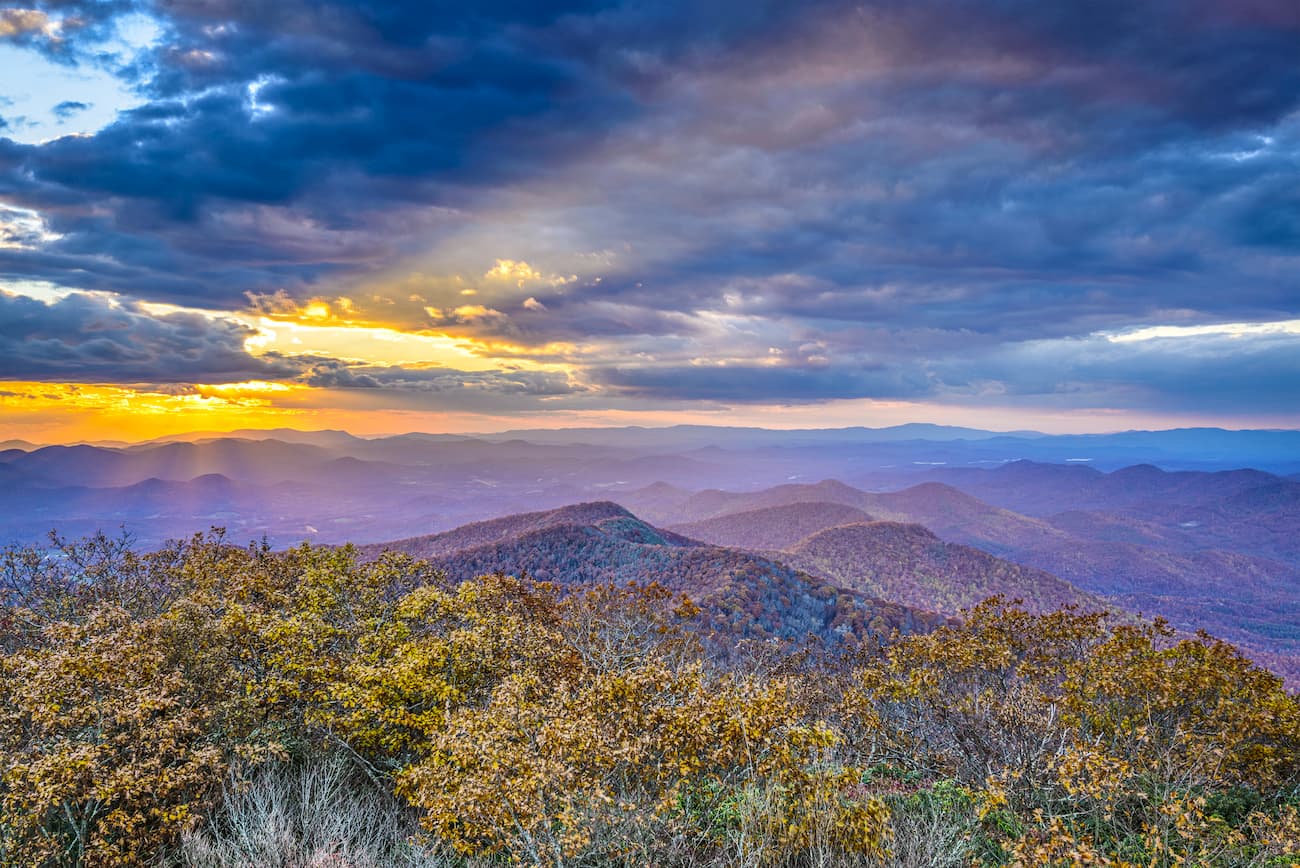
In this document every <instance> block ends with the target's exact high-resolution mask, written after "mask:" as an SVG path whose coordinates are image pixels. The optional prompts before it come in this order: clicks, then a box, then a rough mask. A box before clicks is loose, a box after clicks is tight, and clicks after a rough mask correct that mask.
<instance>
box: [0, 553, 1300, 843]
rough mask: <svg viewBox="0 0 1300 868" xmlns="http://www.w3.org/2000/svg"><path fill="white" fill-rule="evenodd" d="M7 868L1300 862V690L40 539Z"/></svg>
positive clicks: (1142, 631)
mask: <svg viewBox="0 0 1300 868" xmlns="http://www.w3.org/2000/svg"><path fill="white" fill-rule="evenodd" d="M0 567H2V568H3V581H4V585H5V587H6V591H5V596H4V599H3V601H2V604H0V655H2V656H0V864H4V865H10V864H14V865H33V866H56V865H85V866H109V865H135V864H144V863H154V864H190V865H204V866H225V865H238V864H278V865H284V866H291V865H309V864H338V865H435V864H446V865H458V864H494V863H497V862H522V863H525V864H538V865H560V864H564V865H577V864H585V865H602V864H628V865H633V864H659V865H673V864H679V865H686V864H691V865H707V864H717V865H724V864H736V865H836V864H853V865H863V864H866V865H870V864H890V865H904V866H918V868H919V866H944V865H969V864H982V865H989V866H991V865H1062V866H1064V865H1112V866H1130V865H1131V866H1167V865H1204V866H1249V865H1259V866H1263V865H1295V864H1300V858H1297V856H1296V854H1297V853H1300V813H1298V812H1297V807H1298V805H1300V703H1298V702H1297V699H1296V698H1295V697H1294V696H1291V695H1288V694H1287V693H1286V692H1285V691H1284V690H1283V689H1282V686H1281V684H1280V683H1279V681H1278V679H1276V678H1275V677H1274V676H1272V675H1270V674H1268V673H1267V672H1265V671H1263V670H1261V669H1259V668H1257V667H1255V666H1253V665H1252V664H1251V663H1250V662H1249V661H1248V660H1246V659H1244V658H1243V657H1242V656H1241V655H1240V654H1238V653H1237V652H1236V651H1235V650H1234V649H1233V648H1231V647H1230V646H1228V645H1225V644H1223V643H1219V642H1216V641H1214V640H1212V639H1210V638H1209V637H1205V636H1202V637H1198V638H1196V639H1191V640H1181V641H1180V640H1178V638H1177V637H1175V636H1173V635H1171V634H1170V631H1168V630H1167V629H1166V628H1164V627H1163V626H1162V625H1160V624H1158V623H1157V624H1149V625H1142V626H1132V625H1120V626H1113V627H1112V626H1108V625H1107V623H1106V620H1105V618H1104V617H1103V616H1101V615H1093V614H1084V613H1079V612H1074V611H1061V612H1057V613H1054V614H1049V615H1043V616H1034V615H1030V614H1027V613H1025V612H1024V611H1021V610H1019V609H1017V608H1016V607H1015V606H1012V605H1005V604H1004V603H1002V602H1001V601H997V600H994V601H990V602H987V603H985V604H982V605H980V606H978V607H976V608H975V609H974V610H972V611H971V612H969V613H968V615H967V617H966V618H965V620H964V622H963V623H962V624H961V625H960V626H953V627H947V628H944V629H941V630H938V631H937V632H934V633H931V634H928V635H923V636H913V637H909V638H906V639H902V640H900V641H898V642H896V643H894V644H893V645H891V646H890V647H889V648H887V649H886V650H885V651H884V652H878V651H870V652H869V651H867V650H865V649H864V650H863V652H862V653H861V654H857V655H845V654H838V655H836V656H834V657H831V656H829V655H822V654H816V653H813V652H810V651H808V650H807V649H804V650H803V651H801V652H797V653H796V652H792V651H788V650H785V649H780V648H776V647H773V646H766V645H756V646H752V647H750V648H748V649H747V653H744V654H740V655H737V656H735V657H733V658H731V659H729V661H728V662H727V664H726V665H725V666H723V665H721V664H719V663H717V662H716V661H713V660H711V659H709V657H708V656H707V655H706V654H705V653H704V651H703V650H702V648H703V647H705V645H704V643H701V642H699V641H698V637H697V636H696V635H695V634H693V633H692V632H691V625H692V624H693V623H696V622H698V621H700V620H701V619H699V618H697V617H696V615H697V614H698V612H697V611H696V610H695V608H694V606H692V605H691V604H690V603H689V602H688V601H685V600H683V599H680V598H673V597H672V596H671V595H670V594H668V593H667V592H665V591H663V590H662V589H659V588H657V587H654V586H650V587H631V588H613V587H599V588H594V589H591V590H590V591H588V592H586V593H581V594H570V595H568V596H561V595H560V593H559V592H558V591H557V590H556V589H555V588H554V587H552V586H549V585H534V584H532V583H530V582H528V581H521V580H518V579H514V578H510V577H508V576H503V575H492V576H484V577H481V578H479V579H476V580H474V581H471V582H466V583H463V584H460V585H457V586H452V585H451V584H449V583H447V582H446V581H445V580H444V579H443V577H442V576H441V574H439V573H437V572H436V571H434V570H431V569H430V568H429V567H428V566H427V565H424V564H421V563H420V562H416V561H412V560H410V559H407V558H400V557H388V558H384V559H381V560H379V561H376V562H373V563H365V564H360V563H357V561H356V558H355V557H354V554H353V552H352V551H351V550H349V549H319V548H310V547H303V548H300V549H294V550H292V551H289V552H287V553H273V552H270V551H268V550H266V549H265V548H257V547H252V548H247V549H242V548H237V547H232V546H228V545H225V544H223V543H222V541H221V540H220V539H219V538H214V539H207V540H203V539H196V540H193V541H190V542H188V543H184V544H178V545H176V546H173V547H172V548H169V549H166V550H164V551H161V552H157V553H153V554H149V555H136V554H134V553H132V552H131V551H130V550H129V549H128V548H127V547H125V546H123V545H118V544H115V543H113V542H112V541H109V540H107V539H104V538H97V539H93V540H90V541H87V542H85V543H79V544H72V545H68V544H65V545H63V546H61V547H60V548H58V549H57V550H55V551H53V552H36V551H15V552H10V553H9V554H8V555H7V557H6V559H5V560H4V562H3V564H0Z"/></svg>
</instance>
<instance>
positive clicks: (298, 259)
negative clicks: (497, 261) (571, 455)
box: [0, 0, 1300, 405]
mask: <svg viewBox="0 0 1300 868" xmlns="http://www.w3.org/2000/svg"><path fill="white" fill-rule="evenodd" d="M126 11H138V12H143V13H145V14H149V15H153V16H156V17H158V18H159V20H160V21H161V22H162V25H163V36H162V37H161V38H160V40H159V43H158V45H157V46H156V47H155V48H154V49H153V50H151V51H150V52H147V53H146V54H145V55H143V56H141V57H138V58H136V59H135V60H134V61H133V62H132V64H131V66H130V67H129V68H123V69H121V72H122V74H123V75H124V76H126V77H128V78H129V79H130V80H132V81H134V82H135V83H136V85H137V87H138V88H139V90H140V93H141V94H142V96H143V97H144V98H145V102H144V104H143V105H141V106H140V107H138V108H136V109H133V110H131V111H128V112H125V113H123V114H122V115H121V116H120V117H119V119H118V121H117V122H116V123H114V124H113V125H111V126H109V127H107V128H106V129H104V130H101V131H100V132H98V133H96V134H94V135H92V136H86V137H67V138H62V139H56V140H53V141H50V142H47V143H44V144H39V145H21V144H17V143H14V142H12V141H10V140H7V139H3V138H0V202H4V203H6V204H7V205H8V206H10V207H14V208H20V209H31V210H33V211H36V212H39V214H40V215H41V218H42V220H43V224H42V228H41V230H40V231H39V232H37V231H36V230H33V229H31V228H30V227H28V228H25V229H23V230H22V232H24V233H26V234H25V235H24V236H23V239H24V240H23V241H22V242H21V243H14V244H10V245H8V246H5V245H3V244H0V278H6V277H7V278H9V279H43V280H48V281H51V282H54V283H59V284H64V285H68V286H76V287H81V288H87V289H102V290H112V291H115V292H120V293H125V294H128V295H132V296H136V297H141V298H149V299H154V300H170V301H177V302H182V303H191V304H194V303H201V304H203V305H204V306H208V307H237V306H241V305H242V304H244V303H245V299H246V297H247V296H246V293H250V292H251V293H276V292H283V293H287V294H288V295H289V296H291V297H297V298H300V299H301V298H304V297H306V296H308V295H313V294H330V293H333V294H343V292H344V290H346V289H347V288H348V287H349V286H357V285H366V282H367V281H368V280H370V279H372V278H373V279H374V280H376V281H378V280H379V279H380V277H381V276H382V275H384V274H385V273H386V269H389V268H390V267H392V266H393V265H394V263H400V262H402V261H405V260H408V259H418V258H419V256H420V255H427V258H428V259H429V261H431V262H433V263H434V264H435V265H436V264H437V263H438V262H439V261H441V259H444V258H446V257H452V258H453V259H454V258H455V257H456V256H457V255H462V256H467V255H468V254H462V253H460V251H465V250H473V251H483V253H484V255H483V256H481V257H480V258H481V259H482V261H477V262H472V263H470V265H471V266H473V267H475V268H477V269H478V271H477V272H474V273H470V277H473V276H474V274H475V273H477V274H481V273H482V271H483V270H484V269H485V268H487V267H489V266H490V264H491V262H492V260H493V258H495V257H504V256H509V257H514V258H517V259H525V258H526V259H528V261H529V262H532V263H534V264H540V265H541V266H542V267H543V268H544V269H545V270H551V271H555V272H556V273H560V274H568V273H569V272H570V271H574V270H578V268H577V266H573V267H570V265H569V263H568V262H563V263H562V264H556V265H555V266H554V267H547V266H546V262H545V260H546V259H547V257H552V258H554V259H556V260H557V263H558V262H559V261H560V260H562V259H563V254H574V253H579V252H587V251H605V250H608V251H613V252H614V253H613V254H612V255H611V256H610V257H609V259H608V262H607V263H604V264H602V265H600V266H594V265H593V266H591V267H590V268H589V269H588V270H587V271H588V273H584V274H582V275H581V279H579V280H575V281H574V282H572V283H566V284H564V285H562V286H554V287H545V286H538V287H534V286H529V287H528V288H527V290H522V287H521V293H520V294H519V297H518V298H505V299H501V298H495V297H494V298H486V297H484V298H481V299H475V300H474V301H475V302H477V301H480V300H481V301H483V302H484V307H485V308H487V309H490V310H492V311H495V312H497V313H498V314H499V315H494V316H481V315H474V316H469V315H461V314H459V313H457V311H458V310H459V309H460V308H459V306H460V305H462V304H464V303H465V302H464V301H463V300H457V299H456V298H452V299H451V300H450V301H448V300H446V299H438V300H429V301H427V302H426V301H423V300H421V301H410V300H408V299H407V296H406V294H403V296H402V297H401V298H395V299H385V298H380V299H379V301H378V302H376V304H379V303H384V304H389V305H392V304H394V303H400V304H403V305H406V309H409V311H410V313H409V320H410V321H409V322H405V321H404V322H403V323H402V324H405V325H408V326H411V327H426V328H439V329H445V330H447V331H450V332H452V333H458V334H467V335H472V336H475V337H480V338H493V337H496V338H501V339H504V340H509V341H510V342H512V343H519V344H524V345H530V346H538V347H541V346H543V345H545V344H547V342H551V341H571V342H582V341H594V342H597V343H600V344H602V345H607V348H608V349H607V351H605V352H603V353H598V354H596V355H598V356H599V358H595V359H594V360H593V361H591V363H590V364H591V369H590V371H589V374H590V377H589V379H590V381H591V382H593V383H596V384H599V385H601V386H603V387H608V388H609V389H611V390H615V391H618V392H620V393H623V394H640V395H647V396H652V397H677V398H681V399H698V400H722V401H725V400H745V401H749V400H754V401H759V400H763V399H764V398H765V397H768V398H772V399H779V400H793V399H795V398H797V397H798V396H800V395H803V396H808V397H811V398H813V399H825V398H841V397H859V396H871V397H938V398H944V397H945V396H950V395H961V394H975V393H977V392H978V391H979V390H981V389H994V390H996V389H1001V390H1002V393H1003V394H1006V395H1022V394H1023V395H1027V394H1035V395H1064V394H1068V393H1074V394H1079V393H1080V389H1082V390H1084V391H1086V390H1087V389H1089V388H1092V386H1089V385H1087V384H1088V383H1092V384H1093V386H1096V392H1095V393H1096V394H1101V393H1103V392H1107V393H1110V394H1115V393H1114V390H1113V389H1112V386H1113V385H1114V383H1113V381H1112V379H1111V374H1110V373H1108V372H1110V371H1114V372H1115V376H1117V377H1118V376H1121V375H1122V371H1123V370H1124V367H1123V365H1122V364H1119V363H1116V365H1115V366H1112V367H1107V366H1106V365H1102V364H1100V363H1098V364H1097V365H1092V366H1087V365H1082V366H1080V365H1073V366H1072V365H1071V363H1070V360H1069V357H1068V353H1069V352H1070V351H1071V350H1072V349H1073V350H1082V348H1084V345H1085V344H1086V346H1087V347H1090V348H1092V349H1094V350H1095V349H1096V346H1095V345H1094V342H1095V340H1097V339H1095V338H1088V337H1087V336H1088V335H1091V334H1093V333H1095V332H1097V331H1099V330H1106V329H1112V330H1113V329H1117V328H1122V327H1124V326H1126V325H1131V324H1143V323H1146V324H1158V323H1196V322H1215V321H1218V322H1224V321H1249V320H1269V319H1273V320H1278V319H1287V318H1293V317H1296V316H1300V310H1297V308H1298V307H1300V302H1298V301H1297V289H1296V285H1295V282H1294V278H1293V277H1292V275H1293V274H1294V273H1295V271H1296V269H1297V268H1300V200H1297V198H1296V193H1295V183H1294V179H1295V178H1296V177H1297V176H1300V64H1297V63H1296V61H1295V56H1296V46H1297V45H1300V7H1297V5H1296V4H1295V3H1294V2H1293V0H1231V2H1230V0H1141V2H1133V0H1093V2H1062V3H1041V2H1029V0H993V2H988V0H942V2H940V0H922V2H906V3H905V2H899V0H874V2H866V3H849V2H838V0H826V2H818V3H812V4H809V3H793V2H757V3H755V2H743V3H742V2H739V0H736V2H732V0H722V2H716V3H687V2H685V0H654V2H640V3H630V2H613V0H610V2H600V0H592V2H571V3H524V2H486V3H477V4H445V3H428V2H415V0H410V2H392V3H385V4H379V5H374V4H369V5H366V4H355V3H343V2H332V3H323V4H321V3H307V2H305V0H286V2H280V3H253V2H246V0H216V2H213V0H201V2H200V0H181V2H169V3H167V4H165V5H163V4H159V5H154V4H151V3H148V2H144V0H141V2H138V3H134V4H132V3H127V2H125V0H123V2H120V3H95V4H79V3H76V2H54V3H44V4H36V6H35V8H34V9H33V10H32V12H31V14H24V16H23V17H22V18H21V21H19V19H14V21H16V22H17V23H16V24H13V25H12V26H11V27H10V29H11V30H13V31H14V32H13V33H12V34H11V35H10V36H11V38H15V39H17V38H21V39H27V40H29V41H32V40H38V41H39V40H41V39H45V40H47V42H49V38H48V35H49V33H50V32H52V31H50V30H49V28H48V27H47V26H46V22H48V21H49V20H54V19H60V20H71V21H74V22H79V23H77V24H75V26H70V27H67V28H65V29H64V30H63V31H61V32H60V35H59V39H58V40H57V45H56V44H54V43H53V42H49V44H48V45H46V46H45V47H46V50H48V51H51V52H58V53H60V56H62V57H63V58H65V59H67V61H68V62H74V61H76V60H78V59H79V58H80V59H81V61H82V62H91V60H90V54H91V52H92V49H93V46H95V45H98V44H99V42H102V39H103V34H104V32H105V30H106V28H108V27H109V25H110V23H111V21H112V20H113V19H114V17H115V16H117V15H120V14H122V13H123V12H126ZM5 20H8V19H5ZM503 216H504V217H507V218H509V220H503V219H502V218H503ZM521 228H522V230H527V231H520V229H521ZM561 230H562V231H561ZM10 231H11V233H15V232H18V231H19V230H10ZM557 239H558V240H557ZM561 248H567V249H561ZM456 262H457V267H459V265H460V264H461V260H456ZM467 273H469V272H467ZM597 277H599V278H601V279H600V280H596V279H595V278H597ZM338 287H341V288H342V289H339V288H338ZM375 293H376V294H378V295H382V287H381V288H380V289H377V290H375ZM349 294H351V292H350V290H349ZM525 298H530V299H533V301H534V304H533V305H532V306H531V307H528V308H526V309H524V308H521V304H522V303H523V302H524V300H525ZM366 303H367V302H366V301H365V299H362V298H360V296H358V304H359V305H361V306H362V307H363V308H364V307H365V304H366ZM376 309H377V308H376ZM448 311H450V313H447V312H448ZM719 317H729V318H730V319H726V320H725V321H724V324H723V325H719V321H720V320H719ZM1279 340H1281V341H1282V343H1283V344H1286V342H1287V341H1290V340H1292V338H1284V339H1279ZM864 341H869V343H864ZM1071 341H1082V342H1083V343H1082V344H1081V343H1071ZM620 342H622V343H621V344H620ZM810 342H821V344H822V345H823V346H824V349H823V350H820V351H818V352H816V353H810V354H805V355H807V356H808V358H804V357H803V356H801V355H800V354H799V353H798V352H797V348H798V347H799V346H800V345H803V344H805V343H810ZM1040 342H1046V343H1040ZM1049 345H1050V346H1051V347H1054V348H1055V350H1056V351H1059V352H1060V353H1061V354H1060V355H1056V354H1051V353H1048V354H1045V355H1042V356H1041V357H1040V358H1039V364H1040V366H1041V369H1040V370H1036V371H1025V370H1023V369H1022V368H1020V367H1019V366H1017V365H1015V364H1010V363H1005V364H1004V363H1003V362H1002V361H999V360H1006V359H1011V358H1014V357H1016V354H1018V353H1024V352H1026V350H1025V348H1026V347H1042V346H1049ZM1232 346H1233V345H1232V344H1225V345H1224V348H1223V354H1221V355H1220V356H1218V357H1216V358H1217V359H1218V362H1217V363H1218V364H1221V365H1222V366H1224V367H1223V368H1222V369H1223V370H1225V371H1227V370H1232V369H1233V364H1235V363H1234V361H1233V360H1234V359H1241V360H1245V359H1246V358H1247V355H1248V354H1246V353H1245V352H1244V351H1242V350H1238V351H1237V355H1235V356H1233V355H1232V354H1231V352H1229V350H1231V348H1232ZM1236 346H1238V347H1242V346H1244V343H1243V342H1238V344H1236ZM769 347H773V348H776V349H779V350H781V351H782V352H783V353H785V355H782V356H781V359H782V361H781V363H780V364H778V365H765V364H762V363H761V357H762V356H763V354H764V353H765V352H767V350H768V348H769ZM620 351H622V352H623V354H624V355H625V356H626V359H622V358H619V355H620ZM1110 352H1112V355H1108V356H1107V358H1123V359H1128V360H1133V361H1134V365H1133V366H1132V367H1131V368H1130V370H1131V371H1132V376H1133V377H1134V378H1136V379H1138V380H1141V381H1142V382H1144V383H1146V384H1147V386H1149V389H1150V390H1153V391H1152V392H1151V394H1156V395H1166V396H1168V397H1169V400H1170V401H1180V402H1183V403H1184V404H1185V405H1191V404H1193V403H1194V401H1195V398H1194V396H1191V395H1189V394H1185V393H1184V392H1183V391H1180V390H1179V388H1178V386H1179V384H1180V383H1183V382H1187V381H1189V380H1195V379H1197V377H1196V376H1195V371H1193V370H1191V369H1187V368H1184V367H1180V363H1179V359H1190V356H1188V355H1187V353H1188V352H1189V351H1188V345H1187V344H1186V343H1184V342H1179V343H1178V344H1177V351H1176V352H1174V351H1173V350H1171V351H1169V352H1164V353H1154V354H1147V355H1145V356H1141V357H1140V358H1139V356H1140V354H1139V355H1134V354H1135V353H1136V350H1133V349H1132V348H1129V349H1123V348H1121V349H1120V350H1113V351H1110ZM1274 352H1275V353H1277V352H1282V350H1278V349H1276V347H1274ZM1114 353H1119V355H1118V356H1116V355H1113V354H1114ZM1180 354H1181V355H1180ZM718 357H726V358H729V359H732V360H733V361H732V362H731V363H729V364H728V365H726V366H723V365H716V364H712V363H710V360H711V359H714V360H716V359H717V358H718ZM953 358H970V359H975V360H979V361H980V364H983V365H985V368H984V369H983V373H982V374H981V376H982V377H983V378H984V379H982V380H979V381H978V382H977V379H976V378H975V374H976V373H977V371H976V368H978V366H977V365H976V366H973V367H972V368H971V370H970V371H969V372H967V373H969V374H970V376H967V375H966V374H964V373H961V372H960V367H961V366H960V365H959V364H956V363H950V362H949V361H946V360H950V359H953ZM1273 358H1277V356H1276V355H1272V356H1269V359H1273ZM701 360H703V361H704V362H705V363H704V364H700V363H699V362H700V361H701ZM1138 362H1141V363H1138ZM1256 362H1257V363H1259V364H1264V362H1262V361H1260V360H1258V359H1257V360H1256ZM1187 364H1189V365H1193V364H1195V363H1194V362H1193V361H1187ZM1242 364H1247V362H1246V361H1243V362H1242ZM1269 364H1272V363H1271V362H1269ZM1052 366H1054V367H1052ZM1242 370H1245V368H1243V369H1242ZM1169 371H1178V372H1181V373H1180V374H1179V375H1178V376H1173V375H1166V374H1162V372H1169ZM409 374H410V372H409V371H405V370H403V371H401V372H393V371H388V372H383V371H377V370H376V371H366V370H358V369H356V368H355V366H348V365H334V366H331V365H321V366H318V367H317V368H316V369H313V370H312V371H310V372H309V373H308V374H307V375H306V376H307V377H308V378H309V380H310V379H311V378H316V381H317V382H318V384H320V385H330V386H332V387H336V388H337V387H346V388H352V389H358V390H360V389H380V388H393V387H394V384H397V383H401V384H403V385H400V386H397V387H396V388H398V389H407V390H416V389H419V388H426V389H433V388H439V386H438V384H439V383H440V382H442V381H441V380H439V377H441V376H443V375H442V374H435V373H428V374H422V375H421V377H424V378H425V379H424V380H423V381H422V382H424V383H425V385H424V386H420V385H419V384H418V381H421V377H415V378H411V377H410V376H409ZM404 378H405V379H404ZM512 382H513V383H515V386H520V387H522V385H527V383H526V382H525V381H512V380H510V379H509V378H507V379H506V380H504V381H501V383H497V382H496V381H493V387H494V388H495V387H496V386H497V385H501V386H502V387H503V388H509V387H511V386H510V383H512ZM1204 382H1211V383H1217V384H1218V385H1217V386H1216V387H1215V388H1220V389H1224V390H1227V389H1229V388H1235V387H1234V386H1233V384H1231V383H1229V382H1228V381H1226V380H1213V379H1210V380H1204ZM521 384H522V385H521ZM1079 384H1083V385H1082V386H1080V385H1079ZM1076 387H1077V388H1076ZM537 388H543V389H544V388H548V386H545V385H541V386H537ZM557 388H559V387H558V386H557ZM1144 388H1147V387H1144V386H1141V385H1140V384H1139V386H1138V390H1139V391H1141V390H1142V389H1144ZM1090 400H1091V399H1090ZM1233 400H1236V399H1235V398H1234V399H1233ZM1242 400H1245V399H1244V398H1243V399H1242Z"/></svg>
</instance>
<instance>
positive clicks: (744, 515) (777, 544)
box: [669, 501, 871, 549]
mask: <svg viewBox="0 0 1300 868" xmlns="http://www.w3.org/2000/svg"><path fill="white" fill-rule="evenodd" d="M867 521H871V516H870V515H868V514H867V513H865V512H863V511H862V510H860V509H858V508H856V507H852V506H846V505H844V504H840V503H818V502H815V501H814V502H809V503H790V504H785V505H783V506H769V507H764V508H761V509H753V510H749V511H748V512H733V513H728V514H726V515H721V516H718V517H716V518H709V519H704V520H703V521H697V522H692V523H690V524H679V525H672V526H670V528H669V530H672V531H675V532H677V533H680V534H682V535H684V536H688V537H691V538H692V539H698V540H703V541H704V542H708V543H712V544H714V545H720V546H730V547H732V548H742V549H786V548H790V547H791V546H794V545H796V544H797V543H798V542H799V541H801V540H803V539H805V538H806V537H809V536H811V535H812V534H815V533H817V532H818V531H820V530H825V529H826V528H830V527H838V526H839V525H842V524H855V523H860V522H867Z"/></svg>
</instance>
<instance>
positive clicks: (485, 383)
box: [302, 360, 585, 397]
mask: <svg viewBox="0 0 1300 868" xmlns="http://www.w3.org/2000/svg"><path fill="white" fill-rule="evenodd" d="M302 382H304V383H306V384H307V385H309V386H317V387H320V388H325V389H391V390H395V391H400V392H424V393H439V394H440V393H448V392H452V393H455V392H485V393H494V394H497V395H506V396H528V397H551V396H558V395H570V394H574V393H577V392H582V391H585V387H583V386H581V385H580V384H577V383H574V382H572V381H570V379H569V378H568V376H566V375H564V374H560V373H553V372H547V371H511V370H499V371H460V370H456V369H454V368H412V367H402V366H381V365H356V364H348V363H346V362H341V361H337V360H322V361H319V362H317V363H315V364H313V365H311V367H310V369H309V370H308V371H307V373H306V374H305V375H304V376H303V377H302Z"/></svg>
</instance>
